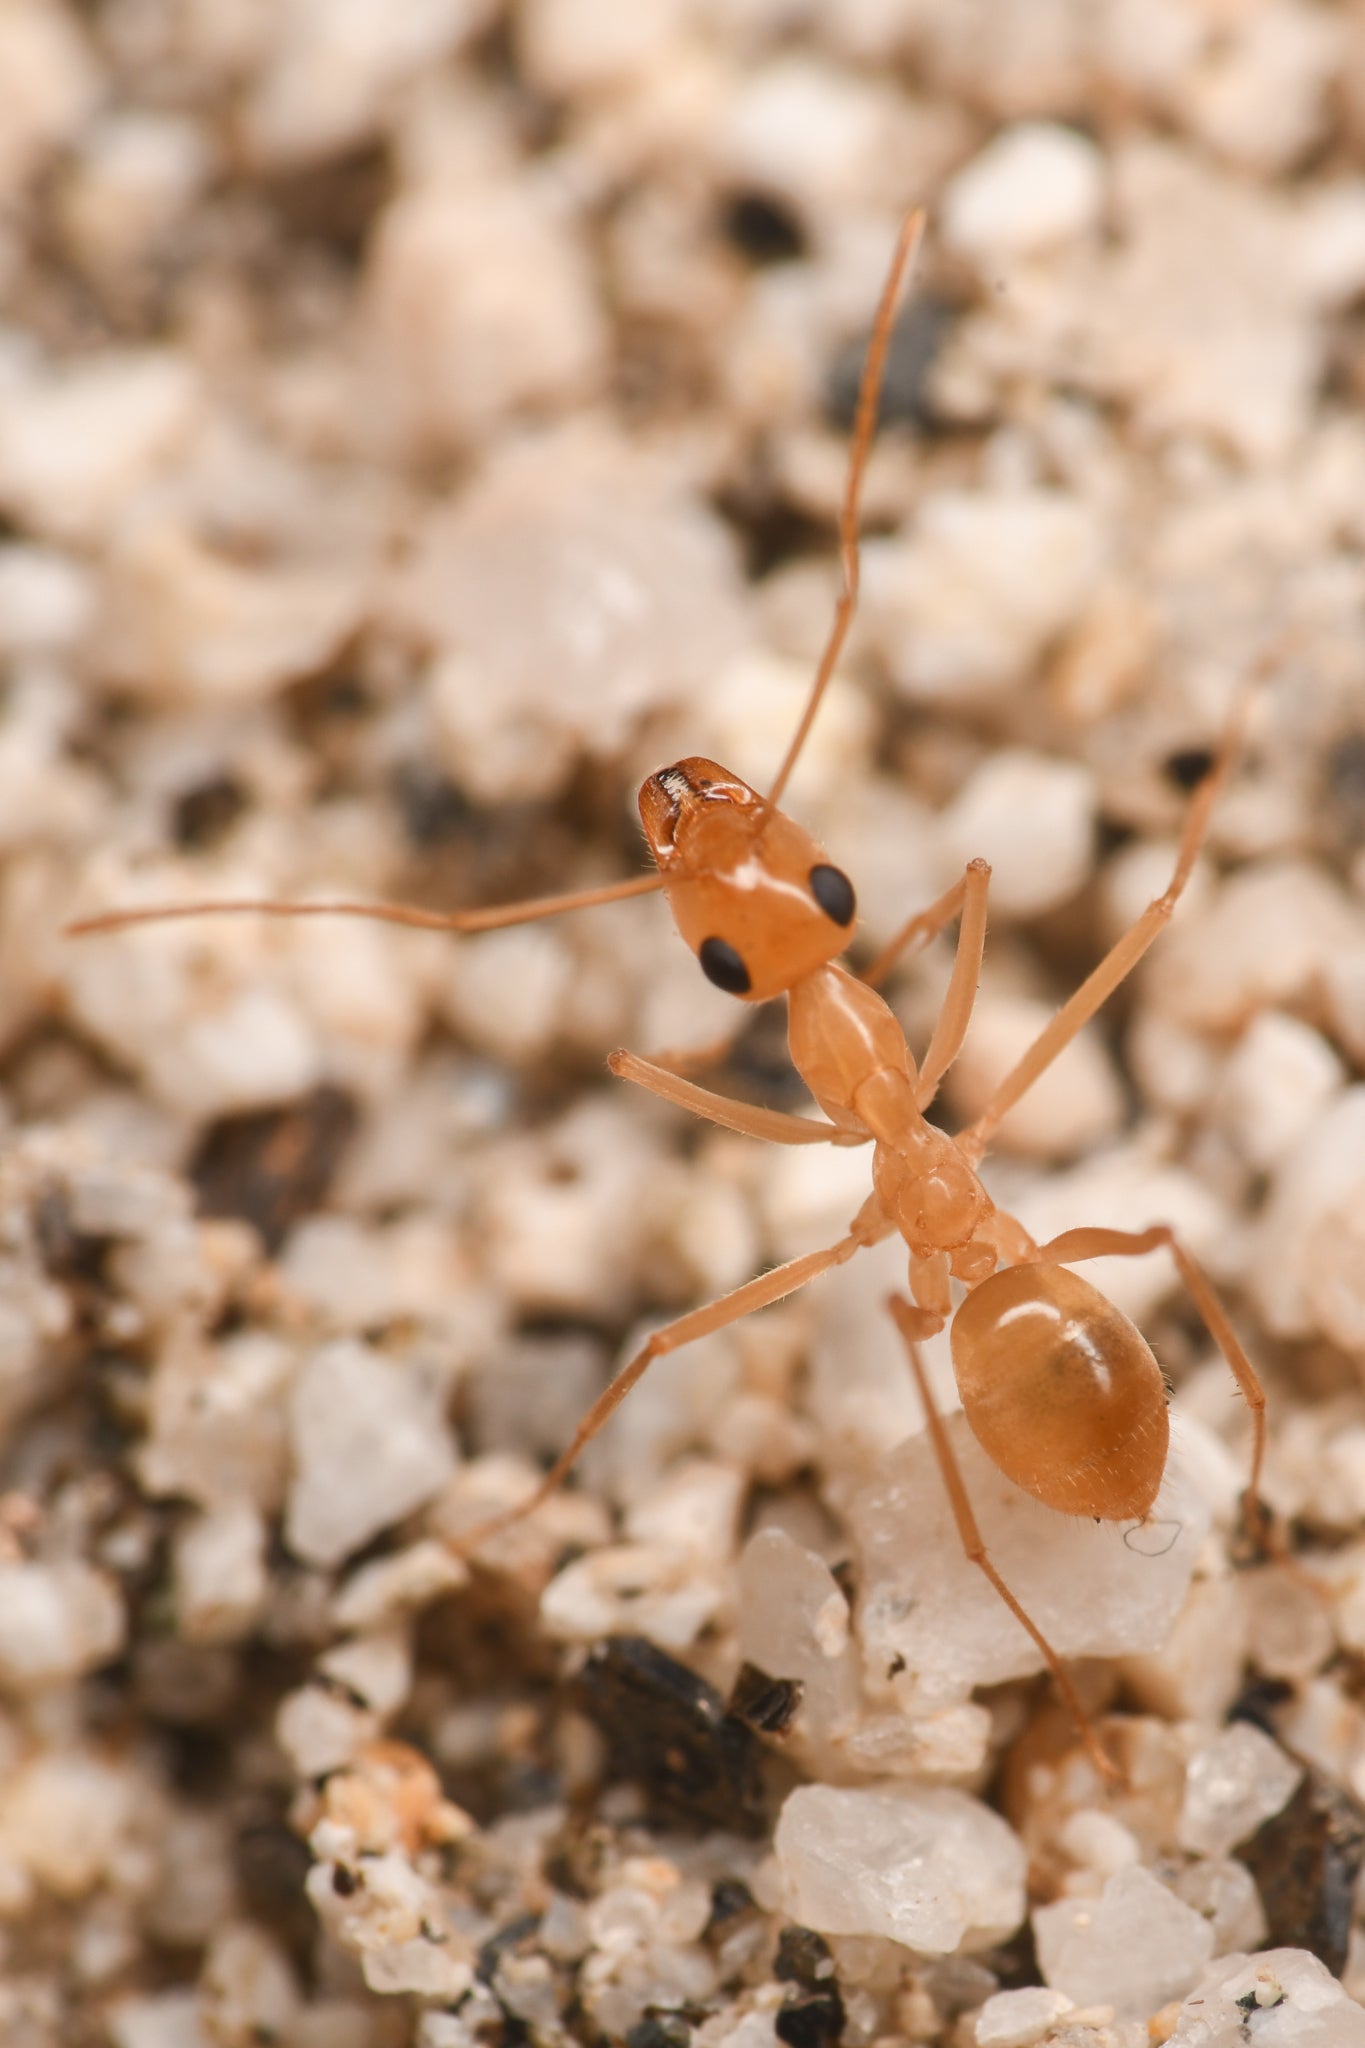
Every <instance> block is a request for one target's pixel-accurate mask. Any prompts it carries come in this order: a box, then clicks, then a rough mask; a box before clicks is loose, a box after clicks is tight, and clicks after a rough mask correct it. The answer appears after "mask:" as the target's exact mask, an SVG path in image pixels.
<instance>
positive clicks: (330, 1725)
mask: <svg viewBox="0 0 1365 2048" xmlns="http://www.w3.org/2000/svg"><path fill="white" fill-rule="evenodd" d="M379 1725H380V1724H379V1716H378V1715H377V1714H376V1713H374V1712H372V1711H371V1710H370V1709H369V1708H368V1707H362V1706H357V1705H356V1703H355V1702H354V1701H353V1700H350V1699H347V1698H346V1697H345V1696H344V1694H341V1693H333V1692H328V1691H324V1690H323V1688H322V1687H321V1686H317V1685H301V1686H300V1687H299V1688H298V1690H297V1691H296V1692H289V1693H286V1694H285V1696H284V1698H283V1699H282V1700H281V1702H280V1705H279V1710H278V1712H277V1713H276V1715H275V1740H276V1742H278V1744H279V1746H280V1748H281V1749H282V1750H283V1751H284V1753H285V1755H286V1756H287V1757H288V1758H289V1761H290V1763H291V1764H292V1765H293V1767H294V1770H295V1772H296V1773H297V1775H298V1776H299V1778H301V1779H303V1780H305V1781H307V1780H310V1779H316V1778H320V1777H322V1776H323V1775H324V1774H325V1773H326V1772H328V1771H339V1770H341V1769H343V1768H344V1767H345V1766H346V1765H347V1764H349V1763H351V1762H352V1761H353V1759H354V1758H355V1756H356V1754H357V1753H358V1751H359V1750H360V1749H361V1747H362V1746H363V1745H364V1744H365V1743H367V1742H369V1741H372V1740H373V1738H374V1737H375V1736H376V1735H377V1734H378V1732H379Z"/></svg>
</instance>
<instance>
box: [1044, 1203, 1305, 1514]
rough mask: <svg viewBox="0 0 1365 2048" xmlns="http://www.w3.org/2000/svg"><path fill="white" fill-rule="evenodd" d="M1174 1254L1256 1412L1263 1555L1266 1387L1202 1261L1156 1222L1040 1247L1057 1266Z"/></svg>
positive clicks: (1095, 1230) (1255, 1484)
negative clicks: (1109, 1259)
mask: <svg viewBox="0 0 1365 2048" xmlns="http://www.w3.org/2000/svg"><path fill="white" fill-rule="evenodd" d="M1155 1251H1169V1253H1170V1254H1171V1257H1172V1258H1173V1259H1174V1260H1175V1265H1176V1271H1177V1272H1178V1273H1179V1275H1180V1277H1181V1279H1182V1280H1183V1281H1184V1283H1185V1287H1186V1289H1187V1291H1188V1293H1189V1296H1190V1299H1191V1301H1192V1302H1193V1303H1194V1305H1195V1307H1196V1308H1197V1309H1198V1311H1199V1314H1200V1317H1201V1318H1202V1320H1203V1324H1204V1327H1205V1329H1206V1330H1207V1331H1208V1333H1209V1335H1210V1336H1211V1337H1212V1339H1213V1341H1214V1343H1215V1344H1216V1345H1217V1346H1218V1349H1219V1350H1220V1351H1221V1352H1222V1354H1223V1358H1224V1361H1225V1362H1226V1365H1227V1368H1228V1371H1229V1372H1230V1373H1231V1374H1232V1377H1233V1379H1234V1380H1235V1381H1236V1382H1237V1386H1238V1389H1239V1391H1240V1392H1241V1395H1242V1397H1243V1399H1244V1400H1245V1402H1246V1404H1247V1407H1248V1408H1249V1409H1250V1411H1251V1472H1250V1475H1249V1477H1248V1479H1247V1484H1246V1491H1245V1492H1244V1493H1243V1495H1242V1514H1243V1517H1244V1520H1245V1523H1246V1530H1247V1534H1248V1536H1249V1537H1250V1538H1251V1541H1252V1542H1253V1543H1254V1544H1255V1545H1256V1546H1257V1548H1258V1549H1259V1550H1261V1551H1262V1552H1263V1553H1264V1552H1265V1551H1266V1550H1267V1548H1268V1547H1269V1541H1270V1514H1269V1510H1268V1509H1267V1508H1266V1505H1265V1502H1264V1501H1263V1500H1262V1498H1261V1467H1262V1465H1263V1463H1264V1462H1265V1388H1264V1387H1263V1386H1262V1385H1261V1382H1260V1379H1259V1377H1258V1375H1257V1372H1256V1368H1255V1366H1254V1365H1253V1364H1252V1362H1251V1360H1250V1358H1248V1356H1247V1354H1246V1351H1245V1349H1244V1348H1243V1345H1242V1340H1241V1338H1240V1337H1239V1336H1238V1335H1237V1332H1236V1330H1235V1329H1234V1328H1233V1326H1232V1318H1231V1317H1230V1316H1229V1314H1228V1312H1227V1310H1226V1309H1225V1308H1224V1306H1223V1304H1222V1301H1221V1300H1220V1299H1219V1296H1218V1292H1217V1290H1216V1288H1215V1287H1214V1285H1213V1282H1212V1281H1211V1280H1210V1279H1209V1277H1208V1274H1207V1273H1206V1272H1205V1271H1204V1269H1203V1267H1202V1266H1201V1265H1200V1264H1199V1262H1198V1260H1197V1259H1195V1258H1194V1257H1193V1255H1192V1254H1191V1253H1190V1252H1187V1251H1186V1249H1185V1247H1184V1245H1183V1244H1181V1242H1180V1240H1179V1238H1178V1237H1177V1236H1176V1234H1175V1232H1174V1231H1173V1230H1172V1229H1171V1228H1170V1226H1169V1224H1166V1223H1154V1224H1153V1225H1152V1227H1151V1229H1150V1230H1106V1229H1103V1228H1101V1227H1098V1226H1096V1227H1092V1228H1090V1229H1080V1230H1064V1231H1063V1232H1062V1234H1061V1236H1060V1237H1054V1238H1053V1239H1052V1240H1051V1241H1050V1242H1049V1243H1048V1244H1043V1245H1039V1247H1038V1257H1039V1259H1040V1260H1043V1261H1051V1262H1052V1263H1054V1264H1056V1265H1073V1264H1076V1263H1078V1262H1079V1261H1081V1260H1083V1259H1105V1258H1119V1259H1137V1258H1141V1257H1142V1256H1143V1254H1144V1253H1146V1252H1155Z"/></svg>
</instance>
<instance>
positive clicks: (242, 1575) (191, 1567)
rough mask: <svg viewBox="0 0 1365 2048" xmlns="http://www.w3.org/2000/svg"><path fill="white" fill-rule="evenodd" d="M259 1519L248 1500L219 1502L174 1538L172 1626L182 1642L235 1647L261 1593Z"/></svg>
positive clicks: (256, 1608) (264, 1579) (262, 1536)
mask: <svg viewBox="0 0 1365 2048" xmlns="http://www.w3.org/2000/svg"><path fill="white" fill-rule="evenodd" d="M265 1534H266V1532H265V1520H264V1517H263V1516H262V1515H261V1513H260V1511H259V1509H258V1508H256V1507H255V1506H253V1504H252V1503H251V1502H250V1501H246V1500H236V1501H227V1502H224V1503H223V1505H222V1506H221V1507H216V1508H212V1509H210V1510H209V1511H208V1512H207V1513H206V1514H202V1515H200V1516H198V1517H197V1518H196V1519H194V1520H192V1521H189V1522H187V1523H186V1524H185V1525H184V1527H183V1528H182V1529H180V1530H179V1531H178V1533H177V1536H176V1540H175V1558H174V1575H175V1613H176V1624H177V1627H178V1629H179V1632H180V1634H181V1636H182V1637H183V1638H184V1640H185V1641H186V1642H192V1643H235V1642H240V1641H241V1639H242V1637H243V1636H244V1635H246V1634H247V1632H248V1631H249V1629H250V1628H251V1625H252V1623H253V1622H254V1620H255V1619H256V1616H257V1614H258V1613H259V1612H260V1610H261V1607H262V1605H263V1604H264V1601H265V1597H266V1591H267V1574H266V1566H265Z"/></svg>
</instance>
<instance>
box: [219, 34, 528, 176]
mask: <svg viewBox="0 0 1365 2048" xmlns="http://www.w3.org/2000/svg"><path fill="white" fill-rule="evenodd" d="M492 11H493V10H492V6H491V0H421V4H420V5H418V6H414V7H406V8H403V9H401V10H400V11H399V12H398V13H397V14H395V13H394V11H393V9H392V8H391V7H390V6H388V5H387V4H386V0H344V4H340V5H338V4H337V0H284V4H282V5H281V6H279V7H278V8H277V9H271V10H270V12H271V15H272V16H273V17H274V20H273V24H272V25H273V30H274V33H273V42H274V49H273V51H272V52H271V56H270V61H269V63H268V64H267V65H266V66H265V67H264V68H263V71H262V73H261V75H260V76H259V77H258V79H257V80H256V82H255V86H254V90H253V91H252V92H251V94H250V96H249V97H248V99H247V102H246V106H245V108H244V110H243V116H242V136H243V139H244V141H245V143H246V145H247V148H248V150H249V152H250V154H251V157H252V158H253V160H254V161H255V162H256V163H257V164H263V165H268V166H270V167H271V168H273V169H278V168H280V167H284V168H286V169H288V168H294V167H296V166H298V165H300V164H310V163H316V162H318V161H320V160H321V161H325V160H326V159H327V158H328V157H331V156H338V155H341V154H342V153H344V152H345V151H346V150H347V149H353V148H355V147H356V146H357V145H358V144H360V143H363V142H365V141H366V140H368V138H369V137H370V136H371V135H373V134H374V133H375V132H376V131H377V130H378V129H379V128H380V127H381V125H382V123H383V121H384V119H385V116H386V115H387V114H388V113H389V111H390V108H391V106H392V103H393V101H394V99H395V98H396V97H397V96H398V95H399V94H400V93H401V92H402V91H403V89H404V88H405V87H407V86H410V84H411V82H412V81H413V80H414V79H416V78H419V77H420V76H421V75H422V73H423V72H425V71H429V70H430V69H432V68H433V67H439V66H440V65H442V64H444V63H445V62H447V61H448V60H449V58H450V57H451V55H452V54H453V52H454V51H455V50H456V49H458V48H459V47H460V46H461V45H462V44H463V43H465V42H466V41H467V40H468V39H469V37H470V36H471V35H473V34H474V33H475V32H476V31H477V30H479V29H480V28H482V27H483V26H484V25H485V24H486V23H487V21H488V19H489V17H490V15H491V13H492Z"/></svg>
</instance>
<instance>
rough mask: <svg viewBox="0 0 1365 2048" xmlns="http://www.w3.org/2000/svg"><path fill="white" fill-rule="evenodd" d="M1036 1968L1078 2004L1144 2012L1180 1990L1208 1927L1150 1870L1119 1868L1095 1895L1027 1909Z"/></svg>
mask: <svg viewBox="0 0 1365 2048" xmlns="http://www.w3.org/2000/svg"><path fill="white" fill-rule="evenodd" d="M1033 1932H1034V1938H1035V1940H1036V1942H1037V1945H1038V1967H1039V1968H1040V1969H1041V1971H1042V1973H1043V1976H1044V1977H1045V1978H1046V1980H1047V1982H1048V1983H1049V1984H1050V1985H1051V1986H1052V1987H1053V1988H1054V1990H1057V1991H1064V1992H1065V1993H1066V1994H1067V1996H1068V1997H1069V1998H1071V1999H1073V2000H1074V2001H1075V2003H1076V2004H1077V2005H1109V2006H1112V2007H1113V2008H1114V2011H1115V2013H1116V2014H1117V2016H1118V2017H1119V2018H1120V2019H1147V2018H1149V2017H1150V2015H1151V2014H1153V2013H1155V2012H1157V2011H1158V2010H1159V2009H1160V2007H1162V2006H1163V2005H1166V2004H1168V2003H1169V2001H1170V2000H1171V1999H1173V1998H1179V1997H1182V1996H1183V1995H1184V1994H1185V1992H1187V1991H1188V1990H1189V1988H1190V1986H1191V1984H1192V1983H1193V1981H1194V1979H1195V1977H1196V1975H1197V1974H1198V1972H1199V1970H1200V1969H1201V1968H1202V1967H1203V1965H1204V1964H1205V1963H1207V1961H1208V1960H1209V1956H1210V1954H1211V1953H1212V1948H1213V1932H1212V1929H1211V1928H1210V1926H1209V1923H1208V1921H1207V1920H1205V1919H1204V1917H1203V1915H1202V1914H1200V1913H1196V1912H1195V1911H1194V1910H1193V1908H1192V1907H1190V1906H1186V1905H1184V1904H1182V1902H1181V1901H1180V1900H1179V1899H1178V1898H1176V1896H1175V1894H1174V1893H1173V1892H1170V1891H1168V1890H1167V1888H1166V1886H1165V1885H1164V1884H1161V1883H1159V1882H1158V1880H1157V1879H1156V1878H1155V1877H1153V1876H1152V1874H1151V1872H1150V1871H1149V1870H1143V1869H1141V1868H1134V1869H1129V1870H1121V1871H1119V1872H1118V1873H1117V1874H1116V1875H1115V1876H1114V1877H1111V1878H1110V1880H1109V1882H1108V1884H1107V1885H1106V1886H1105V1888H1104V1890H1103V1892H1102V1893H1101V1895H1100V1897H1099V1898H1098V1899H1059V1900H1058V1902H1057V1903H1056V1905H1053V1906H1039V1907H1038V1908H1037V1910H1036V1911H1035V1913H1034V1915H1033Z"/></svg>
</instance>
